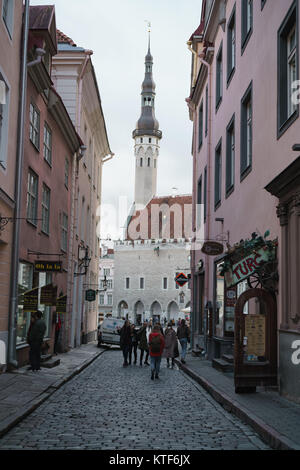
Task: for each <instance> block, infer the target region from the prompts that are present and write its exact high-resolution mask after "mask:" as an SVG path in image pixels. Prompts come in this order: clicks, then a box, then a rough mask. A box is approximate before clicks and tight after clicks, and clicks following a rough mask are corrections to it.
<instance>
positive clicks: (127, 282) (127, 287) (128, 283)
mask: <svg viewBox="0 0 300 470" xmlns="http://www.w3.org/2000/svg"><path fill="white" fill-rule="evenodd" d="M125 284H126V289H129V288H130V278H129V277H126V282H125Z"/></svg>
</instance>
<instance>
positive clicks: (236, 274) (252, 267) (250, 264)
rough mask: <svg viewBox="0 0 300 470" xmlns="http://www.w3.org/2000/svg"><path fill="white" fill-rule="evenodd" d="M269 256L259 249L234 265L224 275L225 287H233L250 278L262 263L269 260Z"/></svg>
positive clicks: (266, 252)
mask: <svg viewBox="0 0 300 470" xmlns="http://www.w3.org/2000/svg"><path fill="white" fill-rule="evenodd" d="M269 256H270V255H269V253H268V251H266V250H264V249H263V248H261V249H260V250H257V251H256V252H255V253H252V254H251V255H249V256H247V257H246V258H244V259H242V260H241V261H239V262H238V263H236V264H234V265H233V267H232V269H231V270H230V271H228V272H226V273H225V279H226V285H227V287H230V286H235V285H236V284H238V283H239V282H241V281H243V280H244V279H246V278H247V277H249V276H251V274H253V273H254V272H255V271H256V270H257V268H259V266H260V265H261V263H262V262H267V261H268V260H269Z"/></svg>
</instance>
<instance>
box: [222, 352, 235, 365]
mask: <svg viewBox="0 0 300 470" xmlns="http://www.w3.org/2000/svg"><path fill="white" fill-rule="evenodd" d="M222 359H224V361H226V362H229V363H230V364H233V363H234V356H233V355H232V354H223V356H222Z"/></svg>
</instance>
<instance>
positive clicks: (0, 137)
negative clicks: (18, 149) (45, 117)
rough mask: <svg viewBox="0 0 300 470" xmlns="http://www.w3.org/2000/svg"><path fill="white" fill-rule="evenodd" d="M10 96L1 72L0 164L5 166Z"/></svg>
mask: <svg viewBox="0 0 300 470" xmlns="http://www.w3.org/2000/svg"><path fill="white" fill-rule="evenodd" d="M9 98H10V91H9V87H8V85H7V83H6V81H5V79H4V77H3V75H2V74H1V72H0V165H1V166H3V167H4V168H5V167H6V162H7V145H8V123H9Z"/></svg>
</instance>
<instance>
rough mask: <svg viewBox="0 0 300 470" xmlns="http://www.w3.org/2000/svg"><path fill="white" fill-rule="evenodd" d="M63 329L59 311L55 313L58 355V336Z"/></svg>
mask: <svg viewBox="0 0 300 470" xmlns="http://www.w3.org/2000/svg"><path fill="white" fill-rule="evenodd" d="M60 330H61V319H60V316H59V313H56V314H55V337H54V354H55V355H56V356H57V349H58V348H57V346H58V338H59V333H60Z"/></svg>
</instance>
